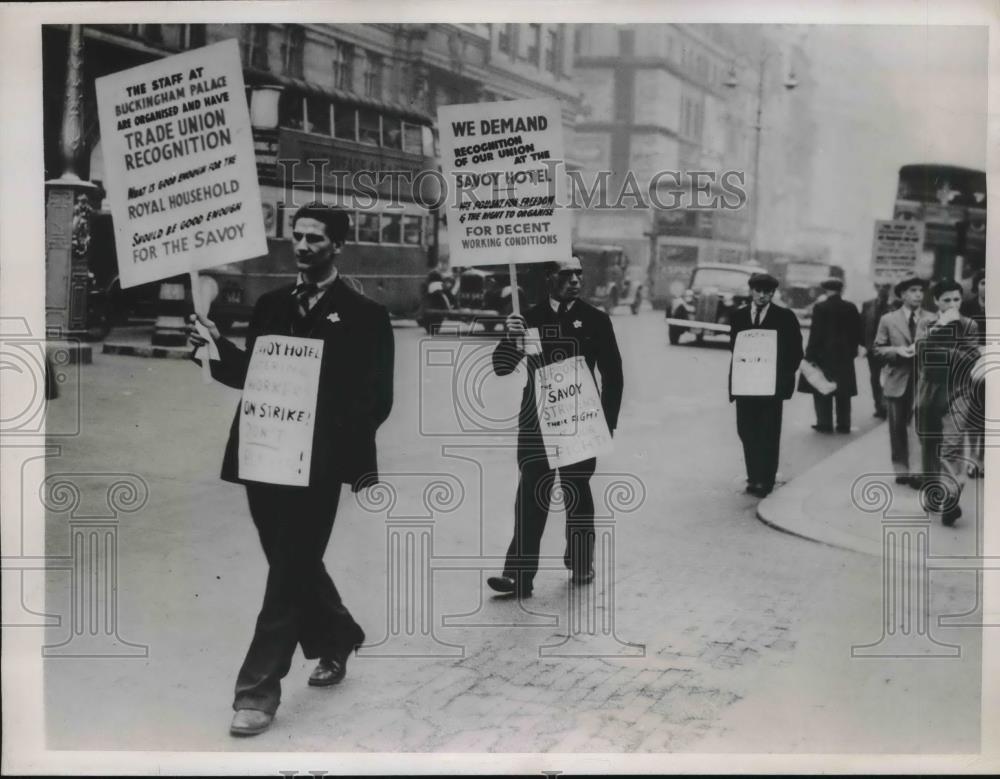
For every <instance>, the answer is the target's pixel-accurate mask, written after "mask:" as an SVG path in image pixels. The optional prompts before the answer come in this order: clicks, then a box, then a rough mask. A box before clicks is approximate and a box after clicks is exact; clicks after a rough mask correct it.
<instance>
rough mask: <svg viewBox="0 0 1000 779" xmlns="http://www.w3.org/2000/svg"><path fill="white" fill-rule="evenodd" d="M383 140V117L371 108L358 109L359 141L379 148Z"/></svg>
mask: <svg viewBox="0 0 1000 779" xmlns="http://www.w3.org/2000/svg"><path fill="white" fill-rule="evenodd" d="M381 138H382V117H381V116H379V113H378V111H374V110H372V109H371V108H359V109H358V140H359V141H361V143H370V144H371V145H373V146H378V145H379V143H380V142H381Z"/></svg>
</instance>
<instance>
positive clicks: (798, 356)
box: [729, 273, 802, 498]
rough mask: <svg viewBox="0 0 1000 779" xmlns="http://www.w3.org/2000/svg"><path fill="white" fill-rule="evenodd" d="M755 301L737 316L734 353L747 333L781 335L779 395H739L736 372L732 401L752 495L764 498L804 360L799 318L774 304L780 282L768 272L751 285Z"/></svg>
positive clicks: (756, 276)
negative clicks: (785, 406) (784, 414)
mask: <svg viewBox="0 0 1000 779" xmlns="http://www.w3.org/2000/svg"><path fill="white" fill-rule="evenodd" d="M748 284H749V286H750V296H751V303H750V305H748V306H744V307H743V308H740V309H738V310H737V311H736V313H734V314H733V322H732V328H731V329H730V331H729V349H730V351H732V352H734V358H735V356H736V355H735V351H736V341H737V338H738V336H739V335H740V333H742V332H743V331H745V330H753V329H760V330H775V331H777V335H776V337H775V338H776V342H777V355H776V362H775V381H774V391H773V393H771V394H768V395H737V394H734V391H733V390H734V389H735V388H734V387H733V371H732V366H730V371H729V400H730V401H733V400H735V401H736V430H737V432H738V433H739V436H740V441H742V442H743V459H744V460H745V462H746V468H747V492H749V493H750V494H751V495H756V496H757V497H760V498H763V497H764V496H765V495H767V494H768V493H770V492H771V490H773V489H774V479H775V475H776V474H777V472H778V450H779V444H780V442H781V411H782V406H783V404H784V402H785V401H786V400H788V399H789V398H790V397H792V393H793V392H794V391H795V371H796V370H798V367H799V363H800V362H802V331H801V330H800V329H799V320H798V319H797V318H796V316H795V314H794V313H793V312H792V311H790V310H789V309H787V308H784V307H782V306H779V305H777V304H776V303H773V302H772V301H771V298H772V297H774V291H775V290H776V289H777V288H778V280H777V279H776V278H774V276H772V275H771V274H769V273H754V274H753V275H752V276H751V277H750V279H749V282H748Z"/></svg>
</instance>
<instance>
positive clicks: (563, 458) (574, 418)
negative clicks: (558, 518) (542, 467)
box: [535, 357, 614, 468]
mask: <svg viewBox="0 0 1000 779" xmlns="http://www.w3.org/2000/svg"><path fill="white" fill-rule="evenodd" d="M535 403H536V406H537V408H538V425H539V429H540V430H541V433H542V442H543V444H544V445H545V453H546V456H547V457H548V460H549V467H550V468H562V467H563V466H566V465H573V463H578V462H582V461H583V460H589V459H590V458H591V457H598V456H600V455H605V454H609V453H610V452H611V451H612V450H613V448H614V447H613V442H612V439H611V432H610V431H609V430H608V423H607V420H606V419H605V418H604V409H603V408H602V407H601V396H600V395H599V394H598V392H597V385H596V384H595V383H594V377H593V376H592V375H591V373H590V369H589V368H588V367H587V361H586V360H585V359H584V358H583V357H574V358H573V359H571V360H563V361H561V362H554V363H550V364H548V365H544V366H542V367H540V368H538V370H536V371H535Z"/></svg>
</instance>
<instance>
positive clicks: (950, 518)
mask: <svg viewBox="0 0 1000 779" xmlns="http://www.w3.org/2000/svg"><path fill="white" fill-rule="evenodd" d="M960 516H962V509H961V508H960V507H958V506H955V507H954V508H950V509H948V510H947V511H945V512H943V513H942V514H941V524H942V525H944V526H945V527H951V526H952V525H954V524H955V520H956V519H958V518H959V517H960Z"/></svg>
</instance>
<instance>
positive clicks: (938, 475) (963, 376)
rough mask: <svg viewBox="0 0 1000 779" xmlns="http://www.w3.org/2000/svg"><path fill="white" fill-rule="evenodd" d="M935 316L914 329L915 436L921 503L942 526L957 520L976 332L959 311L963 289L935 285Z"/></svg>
mask: <svg viewBox="0 0 1000 779" xmlns="http://www.w3.org/2000/svg"><path fill="white" fill-rule="evenodd" d="M931 294H932V295H933V296H934V303H935V304H936V305H937V309H938V313H937V316H936V317H931V318H928V319H925V320H924V321H923V322H921V324H920V326H919V327H918V329H917V367H918V378H917V397H916V405H917V410H916V414H917V432H918V434H919V436H920V444H921V449H922V452H923V469H924V474H923V482H924V489H923V492H922V495H923V497H924V505H925V508H927V509H928V510H929V511H935V512H938V513H940V515H941V522H942V524H944V525H953V524H955V520H957V519H958V518H959V517H960V516H962V509H961V508H959V505H958V501H959V498H960V497H961V495H962V487H963V485H964V483H965V457H964V450H965V433H966V432H967V429H968V423H969V417H970V414H969V409H970V405H971V403H972V394H973V392H974V388H973V382H972V366H973V364H974V363H975V361H976V359H977V358H978V357H979V336H978V333H979V328H978V327H977V325H976V323H975V322H974V321H973V320H972V319H970V318H969V317H965V316H962V315H961V314H960V313H959V306H961V304H962V285H961V284H959V283H958V282H957V281H953V280H946V281H940V282H938V283H937V284H935V285H934V287H933V288H932V290H931Z"/></svg>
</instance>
